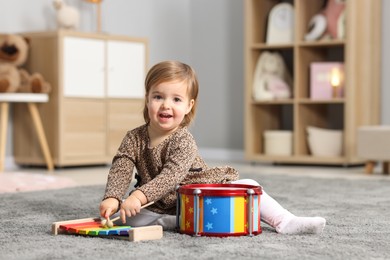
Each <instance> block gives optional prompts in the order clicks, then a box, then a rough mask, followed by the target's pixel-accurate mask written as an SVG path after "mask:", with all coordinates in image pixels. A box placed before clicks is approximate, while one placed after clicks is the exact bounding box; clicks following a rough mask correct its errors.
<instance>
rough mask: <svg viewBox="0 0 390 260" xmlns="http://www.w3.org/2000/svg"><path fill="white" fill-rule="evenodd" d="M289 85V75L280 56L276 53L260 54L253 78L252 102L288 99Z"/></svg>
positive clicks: (290, 80)
mask: <svg viewBox="0 0 390 260" xmlns="http://www.w3.org/2000/svg"><path fill="white" fill-rule="evenodd" d="M291 85H292V79H291V75H290V74H289V72H288V70H287V68H286V65H285V63H284V61H283V58H282V56H281V55H280V54H279V53H277V52H269V51H265V52H263V53H261V55H260V57H259V59H258V60H257V64H256V68H255V73H254V78H253V98H254V100H257V101H260V100H273V99H285V98H290V97H291V90H290V86H291Z"/></svg>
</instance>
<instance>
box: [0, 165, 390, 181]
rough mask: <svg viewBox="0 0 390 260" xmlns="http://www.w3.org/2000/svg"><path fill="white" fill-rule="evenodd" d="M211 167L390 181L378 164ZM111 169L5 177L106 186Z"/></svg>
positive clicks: (73, 169)
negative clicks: (41, 177)
mask: <svg viewBox="0 0 390 260" xmlns="http://www.w3.org/2000/svg"><path fill="white" fill-rule="evenodd" d="M207 163H208V165H209V166H223V165H230V166H233V167H235V168H236V169H237V170H238V171H239V172H240V173H241V174H243V175H245V173H251V174H253V173H257V172H258V173H262V174H266V175H267V174H281V175H283V174H287V175H300V176H302V175H303V176H311V177H315V178H343V179H380V180H384V181H390V176H389V175H384V174H382V173H381V164H380V163H378V164H377V166H376V167H375V169H374V173H373V174H366V173H365V172H364V167H363V166H352V167H336V166H302V165H273V164H260V163H256V164H253V163H246V162H236V163H226V162H222V161H219V162H215V161H214V162H207ZM109 169H110V168H109V166H108V165H107V166H90V167H70V168H60V169H58V168H57V169H55V170H54V171H53V172H48V171H46V169H44V168H20V167H17V166H13V167H11V168H8V169H5V172H4V173H3V174H12V173H15V172H18V173H23V172H26V173H37V174H42V173H44V174H48V175H52V176H58V177H66V178H68V179H71V180H73V181H74V182H75V183H76V185H77V186H79V185H80V186H84V185H98V184H105V182H106V179H107V174H108V172H109Z"/></svg>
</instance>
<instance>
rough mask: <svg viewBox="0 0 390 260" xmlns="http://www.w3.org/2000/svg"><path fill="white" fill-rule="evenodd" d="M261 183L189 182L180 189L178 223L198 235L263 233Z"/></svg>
mask: <svg viewBox="0 0 390 260" xmlns="http://www.w3.org/2000/svg"><path fill="white" fill-rule="evenodd" d="M261 194H262V189H261V187H260V186H253V185H245V184H189V185H183V186H181V187H179V188H178V189H177V212H176V227H177V229H178V230H179V232H180V233H184V234H189V235H195V236H221V237H222V236H244V235H246V236H253V235H258V234H260V233H261V226H260V196H261Z"/></svg>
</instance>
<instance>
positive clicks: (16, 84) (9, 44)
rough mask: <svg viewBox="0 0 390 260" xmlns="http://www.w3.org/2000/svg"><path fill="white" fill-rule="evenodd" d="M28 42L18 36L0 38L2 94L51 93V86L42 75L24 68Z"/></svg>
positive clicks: (0, 91) (11, 35)
mask: <svg viewBox="0 0 390 260" xmlns="http://www.w3.org/2000/svg"><path fill="white" fill-rule="evenodd" d="M28 50H29V45H28V40H27V39H26V38H23V37H22V36H20V35H17V34H8V35H3V36H0V93H5V92H27V93H49V92H50V90H51V86H50V84H49V83H48V82H47V81H46V80H45V79H44V77H43V76H42V75H41V74H40V73H37V72H35V73H32V74H30V73H29V72H27V70H25V69H23V68H22V65H23V64H24V63H25V62H26V60H27V57H28Z"/></svg>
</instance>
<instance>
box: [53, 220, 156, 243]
mask: <svg viewBox="0 0 390 260" xmlns="http://www.w3.org/2000/svg"><path fill="white" fill-rule="evenodd" d="M92 222H94V223H96V226H99V225H100V223H101V219H100V218H83V219H74V220H66V221H59V222H54V223H53V224H52V234H53V235H59V234H66V235H80V236H91V235H88V234H87V233H79V232H72V231H70V232H69V231H67V229H66V228H64V227H66V225H69V226H72V225H76V226H79V225H81V224H83V223H92ZM116 227H118V226H116ZM128 228H129V229H128V235H110V234H109V233H107V232H106V233H107V234H106V235H99V234H95V233H94V235H92V236H96V237H103V238H114V239H124V240H129V241H131V242H135V241H142V240H156V239H161V238H162V236H163V230H162V226H159V225H153V226H144V227H128ZM105 230H109V229H105Z"/></svg>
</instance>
